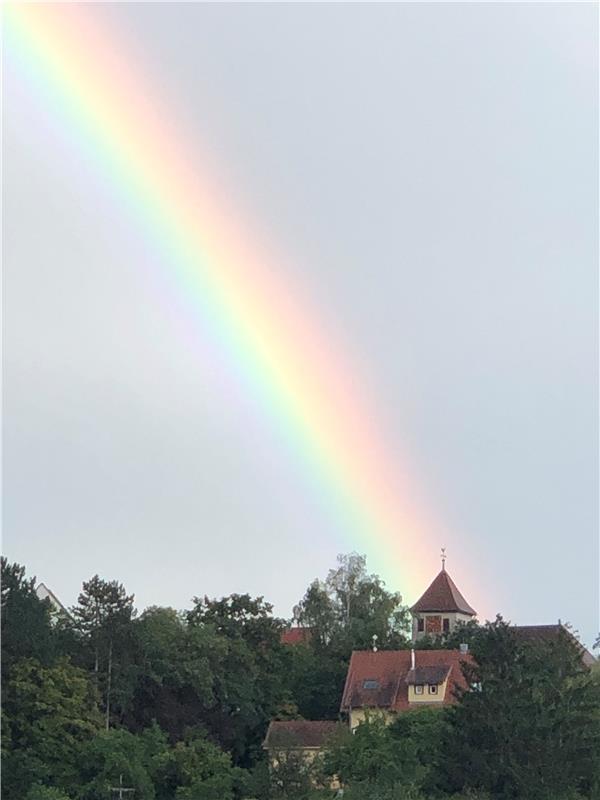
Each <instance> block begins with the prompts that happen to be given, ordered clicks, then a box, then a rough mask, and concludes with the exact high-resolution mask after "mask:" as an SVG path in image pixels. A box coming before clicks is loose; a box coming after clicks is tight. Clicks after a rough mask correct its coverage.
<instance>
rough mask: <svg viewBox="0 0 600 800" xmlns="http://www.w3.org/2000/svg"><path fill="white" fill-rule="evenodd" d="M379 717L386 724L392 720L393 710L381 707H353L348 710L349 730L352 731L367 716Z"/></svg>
mask: <svg viewBox="0 0 600 800" xmlns="http://www.w3.org/2000/svg"><path fill="white" fill-rule="evenodd" d="M374 717H380V718H382V719H383V721H384V722H385V724H386V725H389V724H390V723H391V722H393V721H394V719H395V718H396V715H395V714H394V712H393V711H386V710H385V709H383V708H353V709H352V711H351V712H350V730H351V731H353V730H355V729H356V728H358V726H359V725H360V723H361V722H364V721H365V720H366V719H367V718H369V719H373V718H374Z"/></svg>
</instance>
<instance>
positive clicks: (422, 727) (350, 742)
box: [325, 709, 441, 797]
mask: <svg viewBox="0 0 600 800" xmlns="http://www.w3.org/2000/svg"><path fill="white" fill-rule="evenodd" d="M440 729H441V714H440V711H439V710H438V709H434V710H433V711H432V710H430V709H422V710H418V711H413V712H406V714H403V715H401V716H400V717H399V718H398V720H397V721H396V722H395V723H394V724H393V725H386V723H385V721H384V720H383V719H382V718H381V716H379V715H377V714H376V713H374V714H372V715H371V716H370V717H368V718H367V720H366V721H365V722H363V723H361V724H360V725H359V726H358V728H357V729H356V731H355V732H354V733H353V734H352V733H350V732H349V731H344V732H343V733H342V734H341V735H340V737H339V738H338V739H337V741H335V742H334V743H333V744H332V745H331V747H330V749H329V751H328V752H327V754H326V756H325V771H326V773H327V774H328V775H330V776H333V775H337V776H338V777H339V779H340V780H341V782H342V783H343V784H344V785H345V786H350V787H353V789H354V790H355V791H358V789H359V788H360V789H362V790H363V791H364V792H365V795H366V796H368V794H369V793H371V794H373V793H374V794H373V796H376V795H377V792H379V793H381V796H384V797H388V796H389V797H394V796H396V794H398V795H399V796H405V795H407V793H408V794H410V793H411V792H413V793H414V792H416V791H417V789H418V788H419V787H421V786H422V785H423V783H424V781H425V778H426V777H427V776H428V773H429V769H430V764H431V758H432V755H433V754H435V752H436V751H437V748H438V747H439V742H440Z"/></svg>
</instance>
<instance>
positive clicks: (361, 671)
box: [340, 650, 471, 711]
mask: <svg viewBox="0 0 600 800" xmlns="http://www.w3.org/2000/svg"><path fill="white" fill-rule="evenodd" d="M470 660H471V657H470V656H469V655H465V654H463V653H461V652H460V651H459V650H416V651H415V667H416V669H417V670H421V669H422V668H437V669H436V672H435V675H436V677H437V676H438V675H439V674H441V673H444V674H448V673H449V676H448V683H447V684H446V694H445V695H444V698H443V701H444V703H453V702H455V699H454V691H455V689H456V688H457V687H460V688H463V689H465V688H466V682H465V679H464V676H463V674H462V670H461V666H460V665H461V661H470ZM409 673H411V654H410V650H380V651H378V652H376V653H374V652H373V651H372V650H355V651H354V652H353V653H352V657H351V659H350V666H349V667H348V674H347V676H346V685H345V686H344V694H343V696H342V704H341V707H340V710H341V711H350V710H351V709H352V708H387V709H389V710H390V711H403V710H406V709H408V708H410V704H409V702H408V685H407V678H409V677H410V676H409ZM365 683H366V687H365ZM375 683H376V685H375ZM370 686H372V687H373V688H369V687H370Z"/></svg>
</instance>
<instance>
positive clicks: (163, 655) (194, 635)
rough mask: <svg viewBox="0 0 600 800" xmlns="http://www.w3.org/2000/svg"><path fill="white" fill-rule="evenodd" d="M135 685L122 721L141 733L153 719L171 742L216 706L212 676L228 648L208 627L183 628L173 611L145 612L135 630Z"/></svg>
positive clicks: (181, 617)
mask: <svg viewBox="0 0 600 800" xmlns="http://www.w3.org/2000/svg"><path fill="white" fill-rule="evenodd" d="M134 632H135V639H136V685H135V690H134V693H133V698H132V702H131V703H130V706H129V709H128V711H127V713H126V715H125V717H124V721H125V722H126V724H127V725H128V727H129V728H131V729H132V730H134V731H141V730H143V729H144V728H146V727H147V726H149V725H150V724H151V723H152V721H153V720H154V719H155V720H156V721H157V722H158V724H159V725H160V726H161V728H162V729H163V730H164V731H165V732H166V733H167V734H168V736H169V739H170V741H171V742H175V741H177V740H179V739H182V738H183V737H184V735H185V731H186V729H187V728H189V727H192V726H195V725H198V724H199V723H201V722H202V721H203V720H204V719H205V717H206V714H207V711H208V710H209V709H211V708H212V707H213V706H215V704H216V703H217V696H216V686H215V673H216V671H218V670H219V669H220V668H221V667H220V665H221V664H222V662H223V660H224V659H225V656H226V653H227V650H228V644H227V641H226V640H225V639H224V638H223V637H219V636H218V635H217V634H216V633H215V631H214V630H213V629H212V628H211V627H202V626H195V625H188V624H187V622H186V616H185V615H184V614H180V613H178V612H177V611H175V610H174V609H172V608H158V607H156V606H154V607H151V608H148V609H146V611H144V613H143V614H142V615H141V617H140V618H139V619H138V620H136V621H135V625H134Z"/></svg>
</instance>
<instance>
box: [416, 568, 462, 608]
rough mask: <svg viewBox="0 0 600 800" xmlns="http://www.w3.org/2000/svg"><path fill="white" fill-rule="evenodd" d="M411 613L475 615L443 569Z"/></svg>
mask: <svg viewBox="0 0 600 800" xmlns="http://www.w3.org/2000/svg"><path fill="white" fill-rule="evenodd" d="M411 611H421V612H428V611H459V612H460V613H461V614H469V615H470V616H473V617H474V616H475V614H476V613H477V612H476V611H475V609H473V608H471V606H470V605H469V604H468V603H467V601H466V600H465V598H464V597H463V596H462V594H461V593H460V592H459V591H458V589H457V587H456V584H455V583H454V581H453V580H452V578H451V577H450V575H448V573H447V572H446V570H445V569H443V570H442V571H441V572H440V573H439V575H438V576H437V577H436V578H434V579H433V581H432V583H431V585H430V586H429V588H428V589H426V590H425V592H424V593H423V594H422V595H421V597H420V598H419V599H418V600H417V602H416V603H415V604H414V606H413V607H412V608H411Z"/></svg>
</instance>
